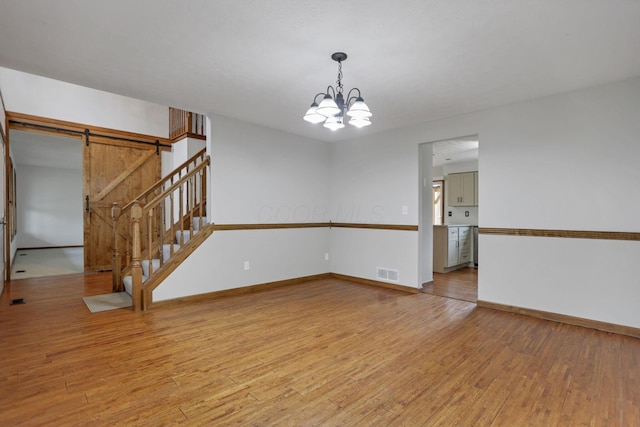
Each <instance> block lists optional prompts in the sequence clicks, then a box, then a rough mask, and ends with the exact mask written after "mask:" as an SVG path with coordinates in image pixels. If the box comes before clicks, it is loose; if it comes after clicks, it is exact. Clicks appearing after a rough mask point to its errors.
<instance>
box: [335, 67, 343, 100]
mask: <svg viewBox="0 0 640 427" xmlns="http://www.w3.org/2000/svg"><path fill="white" fill-rule="evenodd" d="M336 83H337V84H338V85H337V86H336V91H337V92H338V93H342V61H338V80H337V81H336Z"/></svg>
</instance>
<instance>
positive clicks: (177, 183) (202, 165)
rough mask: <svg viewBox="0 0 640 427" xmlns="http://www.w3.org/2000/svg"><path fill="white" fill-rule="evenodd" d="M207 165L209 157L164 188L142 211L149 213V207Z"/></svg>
mask: <svg viewBox="0 0 640 427" xmlns="http://www.w3.org/2000/svg"><path fill="white" fill-rule="evenodd" d="M207 166H209V157H207V158H206V159H205V160H204V161H203V162H202V163H200V164H198V166H196V167H195V168H193V169H192V170H190V171H189V173H187V174H186V175H185V176H183V177H182V178H180V179H179V180H178V181H176V182H174V183H173V184H171V186H170V187H169V188H167V189H165V190H163V191H162V193H160V194H158V195H157V196H156V197H154V198H153V199H151V201H150V202H148V203H147V204H146V205H145V206H144V207H143V208H142V212H143V213H147V212H148V211H149V209H151V208H152V207H153V206H152V205H157V204H158V203H159V202H160V201H162V200H163V199H164V198H165V197H167V194H169V193H172V192H174V191H175V190H176V189H177V188H178V187H180V186H181V185H182V184H184V183H186V182H188V180H189V178H191V177H192V176H193V175H194V174H195V173H196V172H198V171H201V170H202V169H204V168H206V167H207Z"/></svg>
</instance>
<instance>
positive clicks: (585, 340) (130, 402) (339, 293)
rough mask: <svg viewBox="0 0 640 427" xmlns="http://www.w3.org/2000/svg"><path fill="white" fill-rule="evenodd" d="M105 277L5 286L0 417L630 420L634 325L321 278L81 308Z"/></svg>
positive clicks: (119, 421) (635, 382)
mask: <svg viewBox="0 0 640 427" xmlns="http://www.w3.org/2000/svg"><path fill="white" fill-rule="evenodd" d="M203 280H206V279H203ZM110 287H111V285H110V278H109V275H108V274H107V275H105V274H92V275H86V276H82V275H78V276H64V277H59V278H55V277H54V278H47V279H27V280H20V281H18V282H15V283H12V284H9V285H7V289H5V294H3V297H2V301H1V303H2V304H1V305H0V425H7V426H9V425H11V426H14V425H29V426H32V425H43V424H46V425H56V426H61V425H92V426H100V425H154V426H155V425H173V424H184V425H198V426H200V425H243V426H244V425H250V426H274V425H275V426H312V425H322V426H372V425H374V426H402V425H405V426H435V425H442V426H453V425H455V426H458V425H460V426H489V425H495V426H556V425H563V426H566V425H593V426H633V425H640V340H638V339H636V338H631V337H628V336H621V335H614V334H610V333H604V332H599V331H596V330H591V329H584V328H580V327H576V326H569V325H564V324H560V323H553V322H549V321H544V320H539V319H534V318H528V317H524V316H519V315H515V314H510V313H504V312H500V311H494V310H490V309H485V308H478V307H476V305H475V304H473V303H468V302H464V301H458V300H454V299H448V298H442V297H438V296H434V295H429V294H408V293H403V292H399V291H394V290H389V289H383V288H376V287H372V286H367V285H360V284H354V283H350V282H345V281H341V280H336V279H327V280H317V281H313V282H307V283H303V284H299V285H293V286H288V287H283V288H278V289H272V290H269V291H264V292H259V293H252V294H245V295H240V296H234V297H227V298H219V299H214V300H210V301H203V302H199V303H193V304H183V305H170V306H164V307H159V308H156V309H154V310H152V311H149V312H143V313H134V312H132V311H130V310H127V309H119V310H114V311H107V312H102V313H96V314H91V313H89V311H88V310H87V308H86V307H85V306H84V303H83V302H82V299H81V298H82V296H85V295H95V294H101V293H106V292H108V291H109V289H110ZM19 297H24V298H25V299H26V301H27V302H26V304H24V305H13V306H10V305H9V300H10V299H11V298H19Z"/></svg>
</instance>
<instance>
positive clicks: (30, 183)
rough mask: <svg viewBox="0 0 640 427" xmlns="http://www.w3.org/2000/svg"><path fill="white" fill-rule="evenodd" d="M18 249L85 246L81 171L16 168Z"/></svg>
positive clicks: (18, 166) (23, 166) (37, 167)
mask: <svg viewBox="0 0 640 427" xmlns="http://www.w3.org/2000/svg"><path fill="white" fill-rule="evenodd" d="M16 173H17V180H16V186H17V193H18V197H17V202H18V204H17V213H18V234H17V236H16V240H17V247H18V248H39V247H51V246H82V245H83V213H82V212H83V211H82V170H80V169H59V168H49V167H43V166H27V165H17V166H16Z"/></svg>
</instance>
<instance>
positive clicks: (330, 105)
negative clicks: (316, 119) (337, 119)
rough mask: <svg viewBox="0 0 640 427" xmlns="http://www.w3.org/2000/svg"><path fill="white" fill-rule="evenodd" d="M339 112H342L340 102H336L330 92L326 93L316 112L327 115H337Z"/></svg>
mask: <svg viewBox="0 0 640 427" xmlns="http://www.w3.org/2000/svg"><path fill="white" fill-rule="evenodd" d="M339 112H340V109H339V108H338V104H336V102H335V101H334V100H333V98H332V97H331V95H329V94H326V95H325V96H324V99H323V100H322V102H321V103H320V105H318V108H317V109H316V113H318V114H321V115H323V116H325V117H331V116H335V115H336V114H338V113H339Z"/></svg>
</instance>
